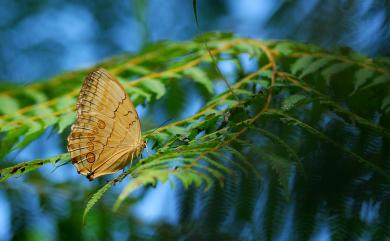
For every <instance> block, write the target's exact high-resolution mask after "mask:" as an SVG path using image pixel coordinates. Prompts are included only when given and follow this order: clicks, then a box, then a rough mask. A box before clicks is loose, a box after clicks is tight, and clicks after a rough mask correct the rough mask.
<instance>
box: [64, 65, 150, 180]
mask: <svg viewBox="0 0 390 241" xmlns="http://www.w3.org/2000/svg"><path fill="white" fill-rule="evenodd" d="M145 147H146V142H145V141H144V140H143V139H142V135H141V123H140V121H139V118H138V113H137V111H136V109H135V108H134V105H133V103H132V102H131V100H130V98H129V96H128V95H127V93H126V91H125V90H124V88H123V87H122V85H121V84H120V83H119V81H118V80H116V79H115V78H114V77H113V76H112V75H111V74H109V73H108V72H107V71H106V70H105V69H102V68H100V69H98V70H96V71H93V72H92V73H90V74H89V75H88V76H87V77H86V78H85V80H84V84H83V86H82V88H81V91H80V96H79V99H78V102H77V120H76V122H75V123H74V124H73V125H72V127H71V132H70V134H69V136H68V151H69V152H70V155H71V158H72V163H73V164H74V165H75V166H76V168H77V171H78V172H79V173H80V174H82V175H84V176H87V178H88V179H89V180H93V179H95V178H97V177H99V176H102V175H107V174H112V173H115V172H117V171H119V170H122V169H123V168H124V167H125V166H126V165H127V164H129V163H130V162H132V161H133V159H134V158H137V157H138V156H139V155H140V153H141V152H142V150H143V149H144V148H145Z"/></svg>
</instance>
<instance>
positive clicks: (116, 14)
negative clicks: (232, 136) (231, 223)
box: [0, 0, 390, 241]
mask: <svg viewBox="0 0 390 241" xmlns="http://www.w3.org/2000/svg"><path fill="white" fill-rule="evenodd" d="M198 14H199V23H200V28H201V31H202V32H205V31H227V32H232V33H234V34H236V35H238V36H242V37H253V38H261V39H291V40H297V41H303V42H307V43H312V44H316V45H320V46H322V47H325V48H328V49H335V48H341V47H345V46H348V47H349V48H352V49H353V50H355V51H358V52H361V53H364V54H366V55H369V56H389V55H390V46H389V44H390V21H389V18H390V1H386V0H364V1H363V0H337V1H325V0H312V1H305V0H239V1H237V0H213V1H207V0H198ZM197 34H199V32H198V31H197V28H196V24H195V21H194V16H193V9H192V1H190V0H187V1H183V0H149V1H148V0H143V1H142V0H126V1H125V0H116V1H102V0H94V1H81V0H72V1H63V0H54V1H38V0H25V1H19V0H1V1H0V81H2V82H3V83H4V82H13V83H20V84H28V83H31V82H34V81H39V80H43V79H48V78H50V77H52V76H54V75H57V74H59V73H62V72H65V71H70V70H77V69H79V68H84V67H89V66H93V65H95V64H97V63H99V62H100V61H102V60H104V59H106V58H110V57H111V56H114V55H118V54H123V53H128V52H131V53H136V52H137V51H139V50H140V49H142V48H143V47H145V46H147V45H148V44H150V43H154V42H156V41H161V40H171V41H185V40H190V39H191V38H193V37H194V36H196V35H197ZM40 143H45V144H44V145H42V144H40ZM64 151H65V149H64V143H63V140H62V139H61V138H60V137H59V136H57V135H56V134H53V132H52V131H51V130H48V131H47V132H46V133H45V134H44V135H43V136H42V137H41V138H40V140H38V141H35V142H34V143H32V144H31V145H29V146H28V148H26V149H25V150H23V151H22V152H18V153H13V154H11V159H15V160H31V159H35V158H46V157H50V156H53V155H55V154H59V153H62V152H64ZM52 171H53V170H52V168H50V167H44V168H43V169H42V170H40V172H37V173H36V174H33V175H37V176H39V175H46V176H49V178H48V179H49V181H50V182H52V184H53V185H51V186H50V187H48V186H45V185H41V184H42V183H41V182H44V181H43V179H40V178H36V179H29V180H30V181H29V182H28V183H27V182H23V178H24V177H20V178H17V179H13V180H10V181H8V182H7V184H1V187H0V241H3V240H4V241H7V240H77V239H80V240H126V239H128V238H129V237H132V235H133V234H134V233H136V232H138V233H139V232H140V233H142V235H144V237H145V238H144V239H141V238H139V236H137V237H138V238H137V239H135V238H134V239H132V240H150V239H148V238H147V237H152V236H153V235H154V234H155V233H156V232H158V233H159V235H160V239H161V240H170V238H169V237H170V235H171V234H172V233H175V232H181V231H183V227H181V226H180V225H179V224H180V222H181V220H182V219H183V213H180V212H183V210H186V209H185V208H183V207H182V206H181V203H182V201H183V200H184V199H186V198H189V197H188V193H187V194H183V191H182V190H174V191H173V190H172V189H170V187H169V185H159V186H157V187H156V188H155V189H152V190H147V191H146V190H143V191H140V192H139V193H137V195H136V196H135V197H134V199H131V200H130V201H129V205H130V203H134V207H133V208H132V211H131V215H130V214H112V213H111V209H110V208H111V207H110V205H104V204H99V205H98V208H99V210H100V211H99V212H97V211H92V213H91V216H93V217H92V218H91V219H90V222H89V223H88V225H87V228H85V229H82V224H81V213H82V211H83V208H84V205H85V202H84V201H85V199H86V197H88V195H90V193H92V191H93V190H96V187H97V186H99V185H102V184H103V183H104V182H102V183H100V184H91V183H89V182H86V180H84V178H82V177H80V176H78V175H77V174H76V172H75V171H74V169H73V167H71V166H64V167H61V168H60V171H59V170H56V171H55V175H52V173H53V172H52ZM64 183H78V184H77V185H78V186H76V187H73V189H70V190H69V189H68V190H67V189H66V188H64V186H65V184H64ZM251 185H259V184H253V183H252V184H251ZM258 188H259V190H263V191H264V190H265V192H267V179H264V180H263V184H262V185H259V187H258ZM59 189H61V190H62V191H59ZM118 190H120V186H119V187H118ZM70 191H72V192H74V193H69V192H70ZM228 191H229V190H228ZM230 191H232V190H230ZM189 192H191V191H189ZM215 192H220V190H215ZM49 194H50V195H49ZM190 195H195V193H194V194H190ZM206 197H207V196H205V197H203V198H206ZM259 197H262V198H263V199H262V198H259V199H258V201H257V202H256V203H255V205H256V207H255V208H254V209H253V210H255V211H256V212H259V213H261V212H262V209H264V198H266V195H265V196H264V195H263V196H261V195H260V196H259ZM114 199H115V195H113V196H112V197H108V201H107V202H106V204H107V203H108V204H110V203H111V204H112V203H113V200H114ZM71 200H73V201H71ZM193 205H195V206H196V205H201V204H199V203H197V204H193ZM180 207H181V208H180ZM377 210H378V204H376V203H375V202H371V203H370V202H367V203H366V206H364V207H363V206H362V210H361V212H362V214H361V215H362V217H363V218H365V219H367V222H374V221H375V218H376V217H377V215H378V214H377V213H376V212H377ZM263 211H264V210H263ZM285 212H286V213H290V214H291V215H292V212H293V209H291V208H290V209H287V210H285ZM194 215H195V216H196V215H199V214H194ZM291 215H290V216H289V215H287V216H288V217H291ZM319 215H320V214H319ZM226 218H227V219H228V217H226ZM121 219H122V221H121ZM290 219H291V218H290ZM110 220H119V221H118V222H115V223H111V224H112V225H111V226H110V227H111V229H110V230H107V229H103V228H102V227H104V226H105V225H107V224H108V223H109V222H110ZM291 222H292V221H291V220H290V221H289V219H286V221H285V225H284V228H283V229H282V231H281V233H280V235H278V238H277V239H276V240H289V233H290V231H291V230H290V229H291V227H292V226H291ZM191 225H194V224H190V225H186V228H187V229H188V230H191V227H190V226H191ZM135 229H137V231H134V230H135ZM156 230H157V231H156ZM184 230H186V229H184ZM237 230H238V231H237V232H238V233H239V235H237V237H245V239H244V238H243V240H251V239H250V237H249V238H248V236H246V232H248V231H247V230H246V227H245V226H238V227H237ZM198 231H199V230H198ZM170 232H172V233H170ZM330 233H331V230H329V228H328V226H327V225H326V223H323V225H322V226H319V227H318V228H317V229H316V232H315V233H314V234H313V235H312V237H311V240H331V239H330ZM164 235H165V236H164ZM189 235H190V233H189ZM164 237H165V238H164ZM160 239H159V240H160ZM183 240H184V239H183ZM252 240H255V239H252ZM363 240H364V239H363Z"/></svg>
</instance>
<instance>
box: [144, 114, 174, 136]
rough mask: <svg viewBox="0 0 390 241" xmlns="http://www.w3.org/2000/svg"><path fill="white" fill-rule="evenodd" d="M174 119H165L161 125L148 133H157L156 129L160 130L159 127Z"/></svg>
mask: <svg viewBox="0 0 390 241" xmlns="http://www.w3.org/2000/svg"><path fill="white" fill-rule="evenodd" d="M171 120H173V119H172V118H171V119H168V120H166V121H164V122H163V123H162V124H161V125H160V126H159V127H157V128H156V129H154V130H153V131H152V132H151V133H150V134H148V135H152V134H153V133H155V132H156V131H158V129H160V128H161V127H163V126H164V125H165V124H166V123H168V122H169V121H171Z"/></svg>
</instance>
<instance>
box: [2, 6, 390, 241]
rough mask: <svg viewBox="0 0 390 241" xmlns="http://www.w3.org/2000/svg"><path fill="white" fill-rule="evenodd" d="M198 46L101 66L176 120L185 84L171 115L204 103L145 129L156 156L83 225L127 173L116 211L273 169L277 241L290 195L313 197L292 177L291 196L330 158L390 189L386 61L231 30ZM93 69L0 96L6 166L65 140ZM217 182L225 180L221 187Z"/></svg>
mask: <svg viewBox="0 0 390 241" xmlns="http://www.w3.org/2000/svg"><path fill="white" fill-rule="evenodd" d="M194 4H196V3H195V1H194ZM199 39H202V41H197V40H195V41H191V42H183V43H173V42H164V43H157V44H155V45H152V46H148V47H147V48H145V49H144V50H143V51H142V52H141V53H139V54H138V55H135V56H128V55H126V56H121V57H117V58H113V59H111V60H109V61H107V62H105V63H102V64H101V65H100V66H103V67H104V68H106V69H108V70H109V71H110V72H111V73H112V74H113V75H115V76H117V77H118V79H119V80H120V81H121V83H122V84H123V85H124V87H125V89H126V91H127V92H128V93H129V95H130V97H131V98H132V100H133V101H134V103H135V105H144V106H146V107H147V108H150V109H151V110H155V112H156V113H157V114H162V115H165V116H169V113H173V112H175V111H170V110H169V108H170V107H167V106H172V103H175V102H174V101H173V102H172V99H170V98H172V96H175V94H177V93H182V92H177V91H176V90H175V88H183V87H182V86H184V85H186V86H194V87H195V88H191V89H188V90H184V93H185V95H186V96H183V97H182V101H184V102H185V103H187V104H184V105H183V104H181V103H177V105H173V107H172V108H185V107H186V106H188V105H191V101H192V100H191V99H189V98H191V97H188V96H187V95H189V94H190V93H193V94H194V95H196V96H197V98H198V99H199V100H200V101H202V107H201V108H199V109H198V110H196V112H195V113H191V114H190V115H188V116H181V117H180V118H179V119H176V120H175V121H173V122H172V123H170V124H167V125H165V126H162V127H161V128H157V129H151V130H149V131H147V132H145V133H144V138H145V139H147V140H148V146H149V149H152V150H153V151H151V153H149V154H148V155H147V156H146V157H145V158H143V159H141V160H140V161H138V162H136V163H135V164H134V165H133V166H132V167H130V168H129V169H128V170H126V171H124V172H123V173H122V174H120V175H119V176H117V177H116V178H114V179H112V180H110V181H109V182H108V183H107V184H105V185H104V186H103V187H102V188H100V189H99V190H98V191H97V192H95V193H94V194H93V195H92V196H91V198H90V199H89V201H88V202H87V207H86V208H85V210H84V218H85V217H86V215H87V214H88V213H89V211H90V210H91V208H92V207H93V206H94V205H96V204H97V203H98V202H99V200H100V199H101V198H102V196H103V194H104V193H106V192H107V191H109V190H110V189H111V188H112V187H113V186H114V185H115V184H117V183H119V182H122V181H123V180H124V179H125V178H126V177H130V179H129V181H128V182H127V183H126V185H125V186H124V188H123V190H122V192H121V193H120V194H119V196H118V198H117V200H116V202H115V204H114V210H118V209H119V208H120V206H121V205H122V204H123V202H124V201H125V200H126V199H127V198H128V197H129V195H130V196H131V194H132V193H133V191H134V190H137V189H140V188H145V187H148V186H155V185H156V184H157V183H164V182H167V181H169V182H171V183H172V185H173V186H175V187H176V184H177V183H181V186H182V187H183V188H185V189H191V188H195V189H201V190H205V191H210V190H211V191H210V192H211V194H209V195H210V196H211V197H213V195H214V194H213V192H221V191H218V190H222V187H225V188H227V189H228V188H229V185H231V184H229V183H230V182H233V181H232V180H231V179H232V178H233V177H234V176H237V175H238V176H239V177H241V175H242V177H244V176H246V177H248V176H249V177H256V180H259V179H258V177H259V176H261V174H264V173H267V171H266V170H267V168H268V167H269V170H270V172H271V173H274V174H273V175H274V176H272V178H271V181H270V183H271V187H270V190H269V196H268V198H269V202H273V203H270V204H267V205H270V208H271V209H268V211H267V213H266V217H267V220H265V221H264V226H263V229H264V230H263V231H262V233H261V234H259V236H262V237H264V238H265V240H271V239H273V237H274V235H275V232H276V230H271V227H274V226H275V227H279V228H281V227H280V226H281V225H274V222H275V223H277V222H278V220H280V216H283V215H282V214H281V213H282V210H283V207H282V206H283V205H285V202H286V200H291V199H293V200H296V201H297V202H298V201H302V203H307V201H308V200H301V199H302V196H300V195H299V193H298V191H297V194H296V195H291V190H290V189H291V187H290V184H289V182H290V179H291V176H292V174H294V175H296V176H297V177H296V179H297V181H296V186H294V189H296V190H298V189H301V188H302V186H310V185H311V184H310V182H313V183H317V182H318V178H317V177H316V176H315V175H319V174H318V172H317V171H318V165H319V166H320V167H323V168H324V169H325V171H324V173H325V174H326V173H328V172H327V171H329V172H331V171H330V170H327V169H328V168H330V169H332V168H334V169H337V167H336V166H335V167H333V166H332V165H336V164H334V163H333V162H332V163H333V164H332V163H331V164H326V163H323V161H324V160H338V163H337V165H345V166H347V167H351V168H352V169H353V170H356V173H355V174H353V175H352V176H351V179H353V178H358V179H359V178H360V179H361V178H362V177H363V176H369V177H370V178H369V182H371V185H373V186H375V188H378V190H379V189H380V188H383V185H382V183H383V182H385V183H388V181H389V179H390V173H389V169H388V168H389V167H390V165H389V162H388V156H386V149H387V148H388V147H389V146H388V145H389V137H390V132H389V129H388V123H389V110H390V107H389V106H390V100H389V76H390V72H389V64H388V63H389V62H388V61H376V60H372V59H368V58H365V57H362V56H357V55H354V54H350V55H343V54H339V53H332V52H328V51H326V50H323V49H320V48H318V47H316V46H311V45H304V44H300V43H294V42H286V41H267V42H266V41H259V40H253V39H243V38H235V37H232V36H231V35H228V34H218V33H216V34H206V35H204V36H202V37H200V38H198V40H199ZM204 40H206V41H207V43H208V44H207V46H208V48H209V50H210V52H211V53H212V56H214V57H215V60H216V61H217V62H219V63H221V62H224V63H226V61H230V63H232V66H234V67H232V68H233V69H234V71H233V73H231V72H224V71H223V72H222V74H223V75H224V76H225V77H226V79H228V80H229V81H230V83H231V90H232V91H231V90H229V89H228V88H225V90H224V91H221V90H220V88H216V86H217V85H218V86H221V85H222V86H225V85H224V83H223V82H221V77H220V75H219V74H218V71H216V69H215V68H214V66H213V61H211V57H210V54H209V53H208V51H207V50H205V48H204V45H203V44H202V43H203V41H204ZM243 57H248V58H249V59H250V61H252V63H253V64H254V65H255V66H256V68H255V69H251V70H250V71H248V70H247V66H246V63H245V62H244V61H242V58H243ZM90 70H91V69H87V70H83V71H77V72H72V73H66V74H63V75H60V76H58V77H55V78H53V79H52V80H50V81H46V82H40V83H36V84H33V85H31V86H29V87H27V88H18V87H17V86H15V87H13V88H11V87H9V89H6V90H3V91H2V92H0V101H1V103H2V104H1V106H0V114H1V117H0V124H1V129H0V131H1V134H0V138H1V144H0V155H1V157H2V159H4V157H5V156H6V155H7V154H9V153H10V152H12V151H14V150H18V149H21V148H24V147H25V146H26V145H28V144H29V143H31V142H32V141H34V140H36V139H37V138H38V137H39V136H40V135H41V134H42V133H43V132H44V131H45V130H46V129H47V128H49V127H53V126H54V127H56V130H57V131H58V133H62V136H63V137H64V139H65V137H66V133H67V130H68V128H69V126H70V125H71V124H72V122H73V121H74V119H75V114H74V113H75V103H76V98H77V95H78V93H79V90H80V86H81V83H82V80H83V78H84V77H85V75H86V73H88V72H89V71H90ZM225 87H226V86H225ZM217 90H218V91H217ZM180 91H183V90H180ZM166 103H170V104H166ZM175 113H176V112H175ZM157 114H154V113H151V114H150V116H151V117H150V118H152V119H154V120H158V121H161V120H160V119H158V118H157V116H156V115H157ZM165 116H164V117H165ZM145 123H147V122H146V121H145ZM144 126H147V124H145V125H144ZM351 130H353V131H351ZM341 133H343V134H344V136H341ZM374 139H375V140H377V141H376V142H377V143H379V144H378V145H377V146H375V147H372V146H373V145H372V144H371V141H370V140H374ZM370 146H371V147H370ZM68 159H69V156H68V155H67V154H61V155H59V156H56V157H53V158H50V159H48V160H34V161H27V162H24V163H21V164H16V165H14V166H9V167H6V168H3V169H1V170H0V175H1V176H0V178H1V179H0V180H1V181H2V182H4V181H6V180H8V179H9V178H11V177H13V176H19V175H24V174H26V173H28V172H31V171H34V170H36V169H37V168H38V167H40V166H43V165H47V164H54V165H55V164H56V163H57V162H58V160H63V161H65V162H66V161H67V160H68ZM321 165H323V166H321ZM265 167H266V168H265ZM295 167H296V168H295ZM294 170H298V171H297V172H296V171H294ZM259 173H260V175H259ZM344 174H345V173H344ZM345 175H346V176H348V175H349V173H347V174H345ZM316 178H317V179H316ZM243 179H245V178H243ZM245 180H246V179H245ZM313 180H314V181H313ZM215 181H216V182H217V183H218V184H219V185H214V182H215ZM362 182H363V181H362ZM244 183H245V187H246V188H247V189H248V193H252V195H253V196H255V194H254V192H255V191H254V188H255V185H250V184H248V183H246V181H244ZM302 183H304V185H301V186H299V185H298V184H302ZM313 185H314V184H313ZM316 185H321V183H317V184H316ZM280 187H281V188H280ZM274 188H276V189H274ZM279 188H280V191H278V190H279ZM309 189H310V188H309ZM310 190H311V189H310ZM378 190H377V189H375V191H378ZM205 195H207V194H205ZM286 197H287V198H286ZM345 198H346V197H345ZM381 198H383V197H378V199H380V200H382V199H381ZM210 200H212V199H210ZM241 201H242V202H244V203H246V202H252V201H250V200H249V199H248V200H241ZM269 202H268V203H269ZM277 203H278V204H280V205H279V206H278V207H276V206H275V205H276V204H277ZM210 205H211V204H210ZM388 205H389V204H388V203H387V204H385V203H383V205H382V206H381V208H383V209H386V210H389V206H388ZM244 206H245V205H244ZM317 208H318V207H314V206H313V207H309V209H308V210H309V212H308V213H307V215H306V216H302V218H301V219H300V220H299V221H298V223H297V224H296V225H297V228H298V229H299V230H305V231H304V232H303V231H302V237H304V239H300V240H306V239H307V238H308V237H309V236H310V234H311V233H313V232H314V229H315V227H314V221H313V220H314V219H315V217H314V215H315V210H317ZM339 208H340V209H339V213H337V215H339V216H337V217H336V218H340V219H342V218H344V219H345V217H344V216H343V212H344V211H345V208H343V207H339ZM300 209H302V210H304V208H303V207H301V206H300V204H299V205H297V213H299V212H300ZM302 212H303V211H302ZM245 213H250V211H248V210H246V211H245ZM242 217H245V218H248V215H243V216H242ZM268 218H269V219H268ZM216 220H222V219H219V218H218V219H216ZM341 221H343V220H341ZM344 221H345V220H344ZM218 222H219V221H218ZM221 222H222V221H221ZM378 230H379V231H378ZM383 230H384V229H380V228H378V229H376V230H373V231H372V232H373V233H374V234H377V235H378V236H380V233H381V232H384V231H383ZM256 232H257V231H256ZM335 232H338V231H335ZM340 232H342V231H340ZM378 233H379V234H378ZM382 236H383V235H382Z"/></svg>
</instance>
